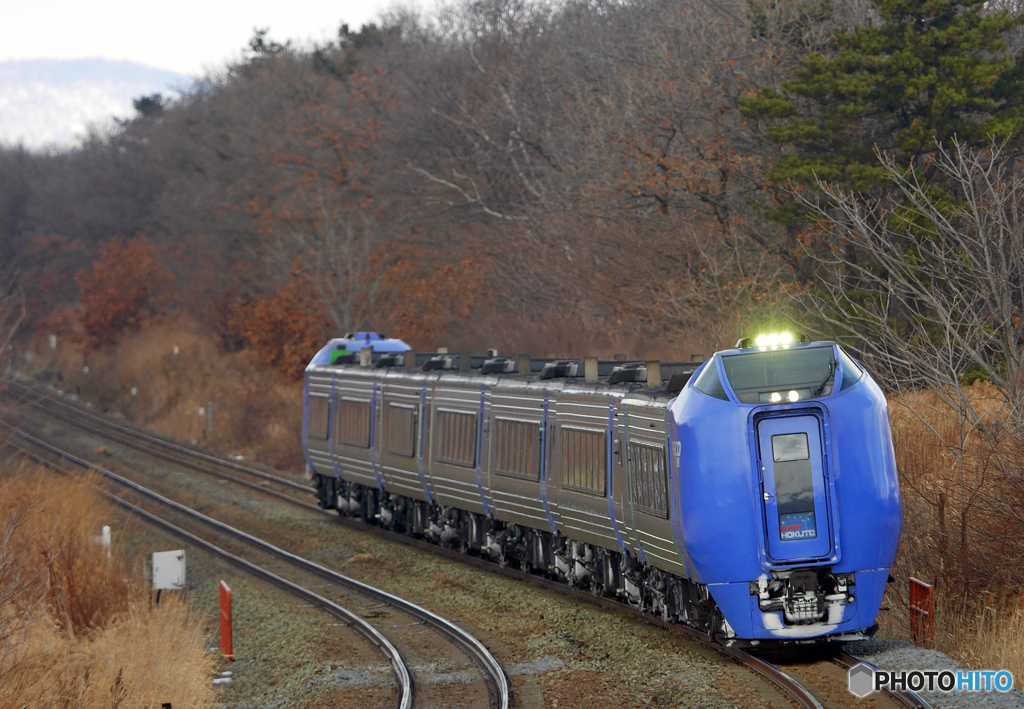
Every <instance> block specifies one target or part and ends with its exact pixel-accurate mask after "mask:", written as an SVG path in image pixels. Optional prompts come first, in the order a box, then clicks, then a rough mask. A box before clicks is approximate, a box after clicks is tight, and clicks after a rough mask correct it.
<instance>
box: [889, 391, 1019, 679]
mask: <svg viewBox="0 0 1024 709" xmlns="http://www.w3.org/2000/svg"><path fill="white" fill-rule="evenodd" d="M966 396H967V398H968V400H969V401H970V403H971V405H972V406H973V407H974V409H975V410H976V411H978V412H979V413H980V415H981V417H982V426H980V427H979V426H972V425H971V424H970V423H969V422H968V421H966V420H965V418H964V417H963V416H961V415H960V414H959V413H958V412H957V411H956V410H954V409H950V408H949V407H947V406H944V405H943V404H942V402H941V401H940V399H939V397H938V396H936V395H935V394H934V393H933V392H916V393H914V394H911V395H906V396H903V397H899V398H894V399H893V400H892V401H891V402H890V404H891V419H892V428H893V439H894V443H895V447H896V459H897V465H898V467H899V470H900V482H901V488H902V493H903V509H904V530H903V538H902V542H901V546H900V551H899V555H898V557H897V560H896V565H895V568H894V572H893V573H894V576H895V577H896V579H897V580H896V583H895V584H894V585H893V586H890V591H889V595H888V600H889V605H890V606H891V608H892V611H891V612H890V613H888V614H884V613H883V614H882V619H881V624H882V631H883V633H884V634H885V635H888V636H890V637H902V638H907V639H909V611H908V601H909V599H908V583H909V577H911V576H915V577H917V578H920V579H922V580H925V581H927V582H929V583H931V584H933V586H934V588H935V604H936V618H935V632H936V646H937V648H938V649H940V650H943V651H945V652H947V653H948V654H949V655H951V656H953V657H955V658H957V659H959V660H961V661H963V662H964V663H965V664H967V665H968V666H971V667H975V668H985V669H1003V668H1006V669H1010V670H1011V671H1013V672H1015V673H1016V676H1022V675H1021V673H1022V672H1024V607H1022V606H1021V604H1020V601H1019V598H1020V594H1021V592H1022V589H1024V566H1022V564H1021V560H1022V559H1024V464H1022V463H1024V432H1022V431H1020V430H1015V429H1014V428H1012V427H1010V426H1008V425H1007V424H1006V423H1005V421H1003V420H1001V419H1000V418H999V411H1000V407H1001V405H1002V400H1001V398H1000V396H999V393H998V392H997V391H996V390H995V389H994V388H993V387H991V386H990V385H988V384H985V383H978V384H975V385H974V386H971V387H969V388H967V390H966Z"/></svg>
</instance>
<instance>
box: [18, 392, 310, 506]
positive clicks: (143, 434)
mask: <svg viewBox="0 0 1024 709" xmlns="http://www.w3.org/2000/svg"><path fill="white" fill-rule="evenodd" d="M9 388H10V389H11V390H14V389H19V390H21V391H23V392H24V393H23V394H21V395H19V396H20V399H21V401H23V402H26V403H28V404H31V405H32V406H34V407H36V408H38V409H42V410H43V411H46V413H48V414H49V415H51V416H54V417H56V418H59V419H61V420H62V421H65V422H67V423H70V424H72V425H73V426H76V427H78V428H81V429H83V430H86V431H89V432H91V433H95V434H97V435H100V436H103V437H106V438H111V436H110V434H109V433H108V431H110V430H113V431H117V432H119V433H121V434H122V435H123V436H125V437H126V438H118V439H116V440H118V441H119V442H120V443H123V444H124V445H126V446H129V447H131V448H135V449H136V450H139V451H141V452H143V453H147V454H149V455H153V456H156V457H159V458H163V459H164V460H167V461H170V462H172V463H178V464H182V465H189V466H191V467H195V465H194V464H192V463H189V462H188V461H185V460H182V459H180V458H175V457H174V456H171V455H168V454H166V453H162V452H161V451H158V450H154V449H153V448H150V447H147V446H144V445H141V444H139V443H138V441H139V440H142V441H145V442H147V443H150V444H152V445H155V446H159V447H161V448H164V449H166V450H169V451H173V452H175V453H178V454H180V455H183V456H185V457H186V458H197V459H199V460H204V461H206V462H208V463H213V464H215V465H219V466H221V467H225V468H229V469H231V470H235V471H237V472H240V473H244V474H246V475H251V476H253V477H257V478H261V479H263V480H266V481H268V482H272V483H274V484H276V485H281V486H282V487H286V488H289V489H292V490H297V491H300V492H303V493H305V494H307V495H309V494H310V493H311V492H312V490H311V489H310V487H309V485H304V484H302V483H297V482H295V481H294V480H289V479H287V478H283V477H281V476H279V475H272V474H270V473H265V472H263V471H262V470H258V469H256V468H253V467H251V466H247V465H240V464H239V463H238V462H237V461H234V460H231V459H229V458H225V457H223V456H216V455H211V454H209V453H204V452H203V451H199V450H196V449H194V448H189V447H188V446H184V445H181V444H179V443H175V442H174V441H170V440H167V439H166V438H164V437H162V436H158V435H154V434H153V433H152V432H149V431H145V430H141V429H139V428H138V427H136V426H125V425H124V424H120V423H117V422H116V421H111V420H109V419H108V418H106V417H103V416H100V415H98V414H96V413H93V412H91V411H86V410H85V409H83V408H82V407H81V406H76V405H74V404H71V403H68V402H67V401H63V400H61V399H55V398H46V399H39V398H31V397H30V395H31V394H32V393H33V391H32V388H31V387H27V386H24V385H22V384H17V383H14V382H12V383H11V385H10V387H9ZM42 401H46V402H47V403H50V404H55V405H57V406H59V407H60V408H62V409H64V410H65V411H67V412H69V413H70V414H71V417H75V418H78V419H87V420H91V421H94V422H96V424H97V425H99V426H100V429H103V430H100V429H97V428H94V427H92V426H89V425H88V424H86V423H83V422H82V421H81V420H73V419H72V418H70V417H69V416H68V415H67V414H63V413H60V412H57V411H53V410H52V409H50V408H48V407H47V406H45V405H44V404H43V403H42ZM203 471H204V472H210V471H208V470H206V469H203ZM225 477H226V476H225ZM231 479H232V480H234V481H235V482H237V483H239V484H240V485H244V486H246V487H250V488H253V489H254V490H260V491H261V492H264V493H266V494H268V495H272V496H274V497H279V498H281V499H284V500H286V501H289V502H296V503H299V504H305V505H306V506H307V507H316V505H314V504H312V503H303V501H302V500H297V499H296V498H294V497H290V496H288V495H284V494H282V493H280V492H277V491H276V490H269V489H267V488H265V487H263V486H261V485H257V484H254V483H252V482H249V481H248V480H242V479H241V478H236V477H231Z"/></svg>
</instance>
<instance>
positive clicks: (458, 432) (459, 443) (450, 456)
mask: <svg viewBox="0 0 1024 709" xmlns="http://www.w3.org/2000/svg"><path fill="white" fill-rule="evenodd" d="M479 420H480V417H479V415H478V414H475V413H466V412H465V411H447V410H445V409H439V410H438V412H437V427H436V429H435V430H436V431H437V460H439V461H441V462H442V463H451V464H452V465H461V466H463V467H465V468H473V467H475V466H476V441H477V427H478V426H479Z"/></svg>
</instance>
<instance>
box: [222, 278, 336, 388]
mask: <svg viewBox="0 0 1024 709" xmlns="http://www.w3.org/2000/svg"><path fill="white" fill-rule="evenodd" d="M228 320H229V328H230V330H231V332H232V334H233V335H235V336H236V337H239V338H241V339H242V340H244V341H246V342H247V343H248V344H249V345H250V346H251V347H252V348H253V350H255V353H256V356H257V358H258V359H259V361H260V362H262V363H263V364H266V365H268V366H271V367H274V368H275V369H278V370H279V371H281V372H283V373H284V374H286V375H287V376H289V377H293V378H295V379H298V378H299V377H301V376H302V371H303V370H304V369H305V367H306V365H307V364H308V363H309V359H310V357H311V356H312V353H314V352H316V351H317V350H319V349H320V348H321V347H323V345H324V343H325V342H326V341H327V339H328V338H329V337H330V335H331V333H330V328H329V326H328V322H327V317H326V315H325V314H324V310H323V305H322V304H321V302H320V300H319V299H318V298H317V297H316V296H315V294H314V292H313V288H312V285H311V284H310V282H309V281H308V279H306V278H303V277H301V274H295V276H294V278H293V279H292V280H290V281H288V282H287V283H286V284H285V285H284V286H282V287H281V288H280V289H278V290H277V291H275V292H273V293H271V294H269V295H267V296H264V297H261V298H256V299H255V300H252V301H245V300H239V301H237V302H236V303H235V304H234V306H232V308H231V312H230V314H229V316H228Z"/></svg>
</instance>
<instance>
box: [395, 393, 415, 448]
mask: <svg viewBox="0 0 1024 709" xmlns="http://www.w3.org/2000/svg"><path fill="white" fill-rule="evenodd" d="M388 452H389V453H393V454H394V455H400V456H404V457H406V458H412V457H413V456H414V455H416V408H415V407H414V406H412V405H411V404H395V403H392V402H389V403H388Z"/></svg>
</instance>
